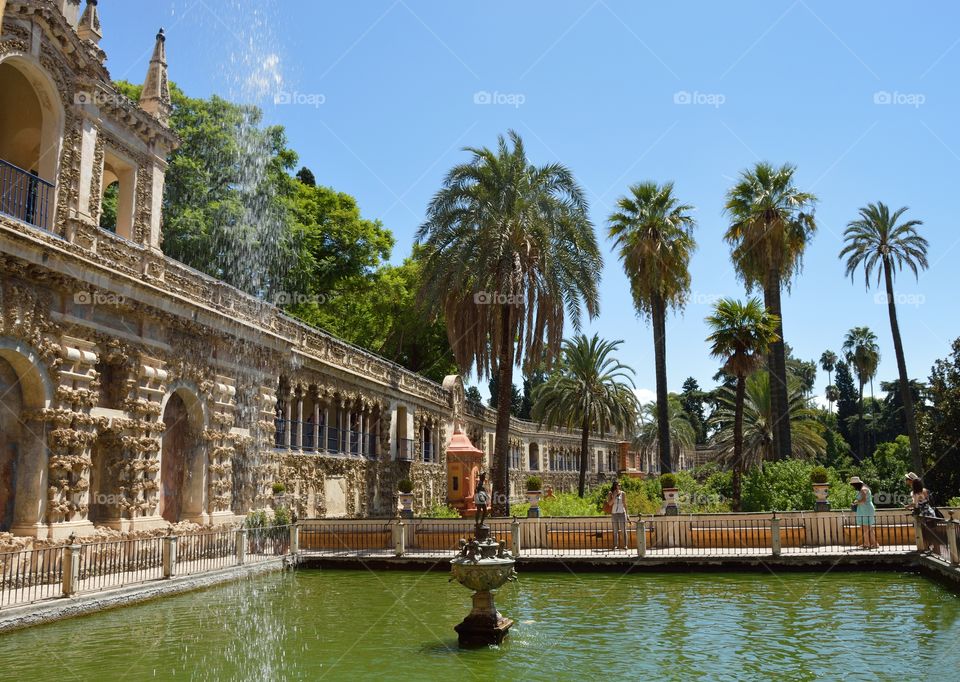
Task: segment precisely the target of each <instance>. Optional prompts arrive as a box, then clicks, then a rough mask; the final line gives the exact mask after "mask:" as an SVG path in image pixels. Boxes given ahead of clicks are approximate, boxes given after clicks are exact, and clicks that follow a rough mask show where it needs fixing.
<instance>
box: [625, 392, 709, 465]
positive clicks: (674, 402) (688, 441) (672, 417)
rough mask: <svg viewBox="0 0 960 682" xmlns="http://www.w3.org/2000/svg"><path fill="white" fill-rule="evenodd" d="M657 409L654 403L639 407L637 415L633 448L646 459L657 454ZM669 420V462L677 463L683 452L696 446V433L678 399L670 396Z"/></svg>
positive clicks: (658, 431) (658, 441) (658, 436)
mask: <svg viewBox="0 0 960 682" xmlns="http://www.w3.org/2000/svg"><path fill="white" fill-rule="evenodd" d="M658 413H659V408H658V406H657V403H656V401H653V402H649V403H646V404H645V405H643V406H641V408H640V411H639V413H638V419H637V425H636V435H635V436H634V437H633V447H634V448H635V449H637V450H639V451H641V452H643V453H644V458H646V456H647V453H649V452H659V448H660V424H659V423H658V421H657V415H658ZM667 414H668V418H669V422H668V430H669V432H670V447H671V452H670V456H671V460H672V461H673V462H676V463H679V461H680V454H681V453H682V452H683V451H684V450H692V449H693V448H695V447H696V445H697V432H696V429H694V428H693V424H692V423H691V422H690V417H689V416H688V415H687V413H686V412H684V410H683V406H682V405H681V404H680V399H679V398H678V397H677V396H675V395H671V396H670V401H669V404H668V408H667Z"/></svg>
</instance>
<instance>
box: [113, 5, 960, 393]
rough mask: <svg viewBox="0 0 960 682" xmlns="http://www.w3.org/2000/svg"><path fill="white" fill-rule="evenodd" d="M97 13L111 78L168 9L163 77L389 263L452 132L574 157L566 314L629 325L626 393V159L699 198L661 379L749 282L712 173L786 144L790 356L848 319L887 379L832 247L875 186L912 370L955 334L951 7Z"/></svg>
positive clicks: (133, 74) (142, 50) (135, 64)
mask: <svg viewBox="0 0 960 682" xmlns="http://www.w3.org/2000/svg"><path fill="white" fill-rule="evenodd" d="M100 11H101V17H102V21H103V30H104V34H105V35H104V39H103V42H102V46H103V47H104V48H105V49H106V51H107V53H108V56H109V61H108V64H107V65H108V67H109V68H110V70H111V74H112V75H113V77H114V78H125V79H129V80H133V81H139V80H142V78H143V75H144V73H145V71H146V65H147V60H148V59H149V55H150V50H151V48H152V45H153V35H154V33H155V32H156V29H157V28H158V27H160V26H164V27H165V29H166V32H167V36H168V40H167V52H168V60H169V62H170V77H171V79H173V80H174V81H176V82H177V83H179V84H180V85H181V87H183V89H184V90H185V91H186V92H187V93H188V94H190V95H194V96H206V95H209V94H212V93H218V94H221V95H224V96H228V97H232V98H234V99H240V100H245V101H251V102H257V103H259V104H261V105H262V106H263V107H264V109H265V113H266V117H267V119H268V120H269V121H270V122H275V123H280V124H283V125H284V126H286V128H287V131H288V135H289V140H290V145H291V147H292V148H294V149H296V150H297V151H298V152H299V154H300V156H301V162H302V163H303V164H305V165H307V166H309V167H310V168H311V169H312V170H313V171H314V173H315V174H316V175H317V178H318V180H319V181H320V182H322V183H324V184H328V185H331V186H333V187H335V188H337V189H339V190H342V191H346V192H349V193H350V194H353V195H354V196H356V197H357V198H358V200H359V203H360V206H361V209H362V211H363V213H364V214H365V215H366V216H367V217H370V218H379V219H380V220H382V221H383V222H384V224H385V225H386V226H387V227H389V228H390V229H391V230H392V231H393V233H394V234H395V235H396V238H397V246H396V249H395V251H394V260H395V261H398V262H399V261H400V260H402V259H403V258H404V257H405V256H407V255H408V254H409V252H410V248H411V245H412V240H413V233H414V231H415V230H416V228H417V226H418V225H419V223H420V222H421V220H422V218H423V212H424V209H425V206H426V204H427V202H428V201H429V198H430V196H431V195H432V194H433V193H434V192H435V191H436V190H437V188H438V187H439V184H440V181H441V178H442V176H443V174H444V173H445V171H446V170H447V169H448V168H449V167H450V166H451V165H453V164H454V163H457V162H459V161H462V160H463V159H464V158H466V157H465V154H464V153H463V152H461V151H460V148H461V147H463V146H464V145H477V146H479V145H492V144H494V143H495V140H496V136H497V135H498V134H499V133H502V132H504V131H506V130H507V129H509V128H514V129H516V130H517V131H518V132H520V133H521V134H522V135H523V137H524V139H525V142H526V144H527V147H528V154H529V156H530V157H531V159H532V160H534V162H536V163H546V162H551V161H561V162H563V163H565V164H567V165H568V166H570V167H571V168H572V169H573V171H574V173H575V174H576V176H577V178H578V180H579V181H580V183H581V184H582V185H583V186H584V188H585V189H586V190H587V192H588V195H589V199H590V202H591V215H592V218H593V220H594V223H595V225H596V226H597V230H598V237H599V239H600V241H601V243H602V245H603V250H604V253H605V267H604V273H603V280H602V282H601V285H600V291H601V314H600V317H599V318H597V319H596V320H594V321H593V322H592V323H590V325H589V326H588V327H587V328H586V329H585V331H587V332H588V333H592V332H594V331H596V332H598V333H599V334H600V335H601V336H604V337H608V338H619V339H624V344H623V347H622V353H621V357H622V359H623V360H624V361H625V362H627V363H628V364H630V365H632V366H633V367H634V368H635V369H636V370H637V384H638V386H639V387H641V388H642V389H644V391H643V392H642V394H643V395H650V394H652V392H650V391H649V389H652V388H653V386H654V369H653V343H652V333H651V331H650V328H649V326H648V325H647V324H646V323H645V322H643V321H642V320H639V319H637V318H636V316H635V315H634V314H633V312H632V306H631V302H630V297H629V291H628V287H627V282H626V278H625V276H624V274H623V272H622V269H621V266H620V264H619V262H618V261H617V260H616V258H615V256H614V254H612V252H611V251H610V243H609V241H607V240H606V237H605V234H606V230H605V223H606V217H607V216H608V215H609V213H610V212H611V210H612V207H613V205H614V203H615V201H616V199H617V198H618V197H619V196H620V195H621V194H622V193H624V192H625V190H626V188H627V186H628V185H629V184H631V183H634V182H637V181H640V180H647V179H651V180H657V181H660V182H663V181H666V180H673V181H674V182H675V183H676V191H677V193H678V194H679V196H680V197H681V198H682V199H683V200H684V201H686V202H687V203H690V204H693V205H695V206H696V207H697V212H696V216H697V219H698V221H699V226H698V228H697V231H696V237H697V240H698V243H699V248H698V251H697V253H696V255H695V256H694V258H693V262H692V274H693V295H692V297H691V301H690V303H689V305H688V306H687V308H686V311H685V312H684V313H682V314H680V315H676V316H674V317H673V318H672V319H671V320H670V321H669V322H668V344H669V345H668V372H669V386H670V388H671V390H679V388H680V386H681V384H682V382H683V380H684V378H685V377H687V376H694V377H696V378H697V379H698V380H699V381H700V383H701V385H704V386H710V385H712V382H711V379H710V377H711V376H712V375H713V373H714V372H715V371H716V368H717V363H716V362H715V361H714V360H712V359H710V357H709V356H708V352H707V345H706V343H705V341H704V337H705V336H706V329H705V325H704V323H703V318H704V317H705V316H706V315H707V314H708V313H709V310H710V304H711V303H712V302H713V301H715V300H716V298H718V297H720V296H738V297H739V296H743V295H744V291H743V287H742V285H741V284H740V283H739V282H738V281H737V280H736V278H735V276H734V274H733V271H732V269H731V266H730V260H729V250H728V248H727V247H726V246H725V244H724V243H723V242H722V239H721V237H722V234H723V231H724V229H725V227H726V224H727V221H726V219H725V218H724V216H723V214H722V206H723V199H724V193H725V192H726V190H727V189H728V188H729V186H730V185H731V184H732V182H733V179H734V178H735V177H736V175H737V174H738V172H739V171H740V170H741V169H743V168H745V167H747V166H749V165H751V164H753V163H754V162H755V161H757V160H760V159H763V160H769V161H771V162H774V163H783V162H787V161H789V162H791V163H794V164H796V165H797V167H798V172H797V181H798V184H799V186H800V187H802V188H804V189H808V190H811V191H813V192H815V193H816V194H817V195H818V196H819V198H820V203H819V206H818V209H817V217H818V220H819V223H820V230H819V233H818V234H817V236H816V237H815V239H814V241H813V243H812V244H811V245H810V248H809V250H808V252H807V255H806V258H805V267H804V270H803V273H802V274H801V275H800V277H799V278H798V279H797V280H796V281H795V282H794V283H793V285H792V288H791V290H790V292H789V294H788V295H785V297H784V303H783V312H784V327H785V336H786V340H787V341H788V342H789V343H790V344H791V345H792V346H793V347H794V349H795V351H796V353H797V354H798V355H799V356H800V357H802V358H805V359H816V358H819V356H820V353H821V352H822V351H823V350H825V349H827V348H830V349H833V350H835V351H838V352H839V350H840V345H841V342H842V338H843V334H844V332H845V331H846V330H847V329H849V328H850V327H852V326H856V325H867V326H869V327H871V328H872V329H873V330H874V331H875V332H876V333H877V335H878V337H879V339H880V348H881V354H882V360H881V364H880V370H879V377H880V378H881V379H884V380H886V379H892V378H894V377H895V376H896V362H895V358H894V355H893V344H892V341H891V338H890V330H889V323H888V318H887V311H886V306H885V305H880V304H878V303H877V302H876V300H875V293H876V291H875V290H873V291H870V292H867V291H865V290H864V285H863V282H862V280H858V281H857V282H856V283H855V284H851V282H850V280H849V279H845V278H844V272H843V267H842V265H841V263H840V262H839V261H838V260H837V253H838V252H839V250H840V248H841V245H842V242H841V235H842V232H843V229H844V226H845V225H846V223H847V222H848V221H849V220H851V219H852V218H854V217H855V216H856V211H857V208H858V207H860V206H862V205H864V204H866V203H867V202H869V201H876V200H882V201H884V202H886V203H887V204H889V205H891V206H894V207H899V206H901V205H909V206H910V208H911V210H910V213H909V215H911V216H912V217H915V218H920V219H922V220H923V221H924V223H925V225H924V226H923V228H922V230H923V234H924V235H925V236H926V237H927V238H928V239H929V241H930V246H931V249H930V256H931V257H930V261H931V268H930V270H929V271H927V272H924V273H922V274H921V277H920V281H919V282H915V281H914V279H913V277H912V275H902V276H901V277H899V279H898V282H897V288H898V292H899V293H900V294H902V297H901V298H902V305H900V307H899V314H900V323H901V328H902V331H903V339H904V345H905V348H906V352H907V364H908V369H909V372H910V374H911V376H914V377H920V378H922V379H925V378H926V377H927V376H928V374H929V371H930V366H931V364H932V363H933V361H934V360H935V359H937V358H940V357H943V356H945V355H946V354H947V352H948V350H949V343H950V341H951V339H953V338H955V337H956V336H957V326H956V323H955V319H956V317H955V311H956V303H955V300H954V299H955V285H956V283H957V281H958V278H957V265H956V260H957V257H958V256H960V235H958V234H957V231H956V229H955V226H956V220H957V219H956V211H955V210H954V207H955V204H954V203H953V202H954V199H955V197H954V192H955V191H957V189H956V184H957V182H956V181H957V175H958V170H960V127H958V126H957V125H956V120H957V117H956V112H957V111H958V104H960V91H958V89H957V87H956V84H957V72H958V68H960V7H958V6H956V5H953V4H950V3H923V4H909V3H893V2H870V3H868V2H844V3H836V2H815V1H813V0H807V1H805V2H804V1H799V0H798V1H797V2H779V1H776V2H774V1H770V2H728V3H708V2H697V3H694V2H677V3H656V4H654V3H639V2H620V1H616V0H598V1H597V2H589V1H584V2H559V1H557V0H554V1H552V2H546V1H539V0H537V1H527V2H522V3H519V2H486V3H441V2H420V1H417V0H397V1H394V0H384V1H381V0H376V1H372V0H371V1H365V2H362V3H360V2H351V3H339V2H317V1H307V0H273V1H270V0H263V1H258V2H254V1H253V0H153V1H152V2H150V3H144V2H117V1H116V0H113V1H109V0H108V1H106V2H102V3H101V4H100ZM825 384H826V376H825V375H824V376H821V377H820V380H819V382H818V392H819V393H822V389H823V386H825ZM484 391H485V387H484Z"/></svg>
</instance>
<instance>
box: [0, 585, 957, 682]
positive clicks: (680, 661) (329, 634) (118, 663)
mask: <svg viewBox="0 0 960 682" xmlns="http://www.w3.org/2000/svg"><path fill="white" fill-rule="evenodd" d="M497 602H498V606H499V607H500V610H501V611H502V612H503V613H504V614H505V615H507V616H509V617H511V618H513V619H514V620H515V621H516V625H514V627H513V630H512V631H511V633H510V637H509V638H508V640H507V642H506V643H504V645H503V646H501V647H500V648H488V649H483V650H468V651H461V650H459V649H458V648H457V642H456V635H455V633H454V631H453V626H454V625H455V624H456V623H458V622H459V621H460V620H461V619H462V618H463V616H464V615H466V613H467V611H468V609H469V603H470V594H469V592H468V591H467V590H466V589H465V588H463V587H461V586H460V585H458V584H456V583H449V582H448V577H447V575H446V574H444V573H442V572H432V573H414V572H402V571H385V572H373V571H366V570H357V571H341V570H336V571H334V570H322V571H321V570H302V571H297V572H287V573H276V574H272V575H268V576H263V577H259V578H254V579H250V580H246V581H243V582H237V583H233V584H229V585H226V586H223V587H219V588H214V589H210V590H205V591H202V592H195V593H190V594H185V595H181V596H177V597H171V598H166V599H161V600H157V601H153V602H149V603H146V604H142V605H139V606H132V607H127V608H122V609H115V610H111V611H105V612H102V613H99V614H95V615H91V616H85V617H81V618H75V619H72V620H66V621H61V622H59V623H54V624H51V625H46V626H41V627H36V628H32V629H28V630H22V631H19V632H13V633H10V634H7V635H0V677H2V678H3V679H7V680H14V679H17V680H58V681H61V680H111V681H112V680H148V679H155V680H183V679H197V680H319V679H327V680H345V679H393V680H445V681H453V680H481V679H482V680H558V679H559V680H567V679H569V680H577V679H601V678H606V679H617V680H637V679H663V680H758V679H778V680H820V679H822V680H837V679H848V680H903V679H918V677H917V675H918V671H922V675H921V676H920V677H922V678H923V679H935V680H957V679H960V653H958V649H960V596H957V595H956V594H954V593H952V592H950V591H949V590H947V589H945V588H943V587H941V586H939V585H938V584H936V583H933V582H930V581H928V580H926V579H925V578H922V577H920V576H916V575H911V574H900V573H838V572H833V573H826V574H822V573H787V574H778V575H773V574H759V573H753V574H711V573H683V574H629V575H618V574H610V573H607V574H572V573H522V574H521V575H520V581H519V582H517V583H512V584H510V585H508V586H507V587H505V588H504V589H503V590H501V591H500V593H499V595H498V597H497Z"/></svg>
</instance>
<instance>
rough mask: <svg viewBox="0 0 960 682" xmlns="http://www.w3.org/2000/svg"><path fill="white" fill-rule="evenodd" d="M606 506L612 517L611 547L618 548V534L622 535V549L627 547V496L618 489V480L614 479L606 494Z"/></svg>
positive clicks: (619, 546)
mask: <svg viewBox="0 0 960 682" xmlns="http://www.w3.org/2000/svg"><path fill="white" fill-rule="evenodd" d="M607 506H608V507H609V508H610V516H611V518H612V519H613V548H614V549H620V548H621V544H620V536H621V535H622V536H623V545H622V547H623V549H626V548H627V496H626V494H625V493H624V492H623V490H621V489H620V482H619V481H614V482H613V487H612V488H611V489H610V492H609V493H608V494H607Z"/></svg>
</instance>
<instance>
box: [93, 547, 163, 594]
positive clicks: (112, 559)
mask: <svg viewBox="0 0 960 682" xmlns="http://www.w3.org/2000/svg"><path fill="white" fill-rule="evenodd" d="M162 577H163V538H137V539H135V540H111V541H106V542H94V543H90V544H85V545H80V568H79V571H78V572H77V582H76V585H75V590H76V591H77V592H91V591H97V590H103V589H105V588H108V587H121V586H123V585H131V584H134V583H142V582H146V581H147V580H156V579H158V578H162Z"/></svg>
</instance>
